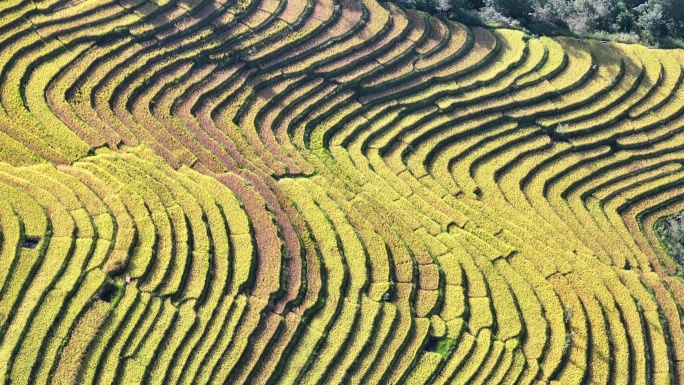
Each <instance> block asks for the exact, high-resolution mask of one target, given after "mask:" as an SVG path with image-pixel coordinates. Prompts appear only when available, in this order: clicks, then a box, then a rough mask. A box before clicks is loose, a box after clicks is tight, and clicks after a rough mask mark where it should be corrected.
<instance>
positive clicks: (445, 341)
mask: <svg viewBox="0 0 684 385" xmlns="http://www.w3.org/2000/svg"><path fill="white" fill-rule="evenodd" d="M456 345H457V343H456V340H455V339H453V338H434V337H430V338H429V339H428V342H427V344H425V351H426V352H434V353H437V354H439V355H441V356H442V358H444V359H447V358H449V356H450V355H451V353H452V352H453V351H454V350H455V349H456Z"/></svg>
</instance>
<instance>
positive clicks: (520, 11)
mask: <svg viewBox="0 0 684 385" xmlns="http://www.w3.org/2000/svg"><path fill="white" fill-rule="evenodd" d="M485 6H486V7H489V8H491V9H493V10H495V11H496V12H498V13H500V14H501V15H503V16H506V17H512V18H515V19H527V18H528V17H529V15H530V13H532V11H533V8H532V2H531V1H530V0H485Z"/></svg>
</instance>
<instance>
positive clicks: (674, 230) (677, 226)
mask: <svg viewBox="0 0 684 385" xmlns="http://www.w3.org/2000/svg"><path fill="white" fill-rule="evenodd" d="M653 230H654V231H655V233H656V235H657V236H658V240H660V244H661V245H662V246H663V248H664V249H665V251H667V253H668V254H669V255H670V256H671V257H672V258H673V259H674V260H675V261H676V262H677V263H678V264H679V266H682V267H684V212H680V213H677V214H674V215H671V216H668V217H663V218H660V219H658V220H657V221H656V223H655V224H654V225H653Z"/></svg>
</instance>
